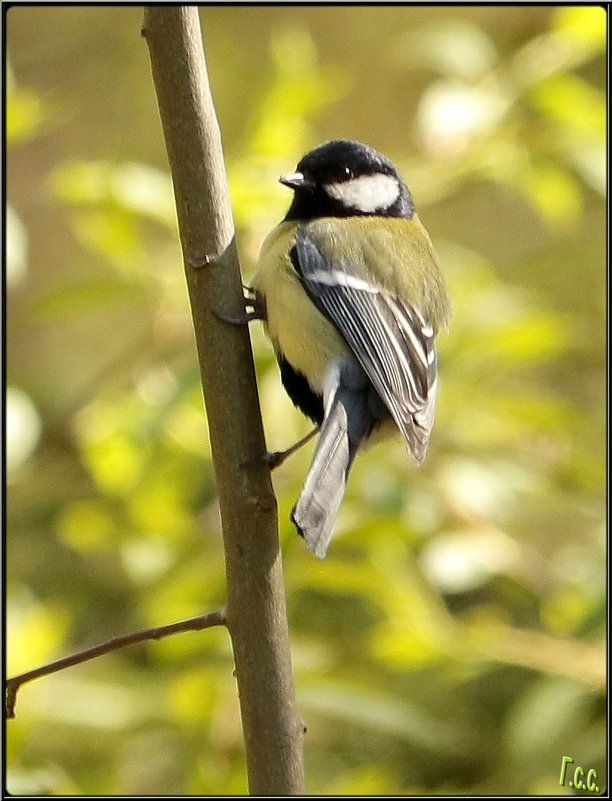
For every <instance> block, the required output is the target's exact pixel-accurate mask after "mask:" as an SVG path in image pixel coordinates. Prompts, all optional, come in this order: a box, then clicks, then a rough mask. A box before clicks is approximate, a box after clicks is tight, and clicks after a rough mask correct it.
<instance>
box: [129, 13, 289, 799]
mask: <svg viewBox="0 0 612 801" xmlns="http://www.w3.org/2000/svg"><path fill="white" fill-rule="evenodd" d="M143 33H144V35H145V37H146V40H147V43H148V46H149V52H150V57H151V66H152V72H153V81H154V84H155V91H156V94H157V101H158V105H159V111H160V116H161V121H162V126H163V130H164V136H165V141H166V148H167V151H168V159H169V162H170V170H171V173H172V180H173V184H174V194H175V198H176V207H177V213H178V222H179V230H180V238H181V245H182V249H183V257H184V262H185V273H186V277H187V286H188V289H189V298H190V303H191V311H192V315H193V322H194V328H195V337H196V344H197V350H198V357H199V362H200V372H201V377H202V385H203V387H204V398H205V403H206V410H207V414H208V421H209V429H210V439H211V447H212V455H213V461H214V466H215V472H216V476H217V484H218V491H219V501H220V507H221V519H222V526H223V541H224V548H225V559H226V572H227V605H226V610H227V625H228V629H229V632H230V635H231V638H232V645H233V649H234V659H235V663H236V678H237V682H238V691H239V695H240V709H241V714H242V724H243V730H244V738H245V748H246V759H247V770H248V778H249V789H250V792H251V793H252V794H254V795H290V794H300V793H303V755H302V751H303V743H302V740H303V725H302V723H301V720H300V718H299V715H298V712H297V705H296V700H295V690H294V685H293V675H292V671H291V653H290V650H289V634H288V627H287V615H286V607H285V594H284V584H283V576H282V566H281V561H280V553H279V543H278V532H277V517H276V500H275V497H274V494H273V490H272V485H271V481H270V474H269V471H268V468H267V466H265V465H264V463H263V461H262V457H263V454H264V452H265V445H264V438H263V432H262V426H261V416H260V411H259V403H258V398H257V390H256V384H255V372H254V367H253V359H252V353H251V348H250V341H249V335H248V330H247V327H246V325H244V326H232V325H229V324H227V323H224V322H222V321H220V320H219V319H218V317H216V316H215V312H220V313H223V314H227V315H235V316H239V315H240V314H242V313H243V312H244V307H243V301H242V286H241V279H240V271H239V265H238V257H237V252H236V246H235V241H234V228H233V221H232V214H231V208H230V203H229V198H228V193H227V185H226V177H225V169H224V164H223V156H222V150H221V139H220V134H219V129H218V124H217V120H216V116H215V112H214V108H213V103H212V98H211V95H210V89H209V85H208V79H207V73H206V64H205V60H204V52H203V47H202V39H201V32H200V25H199V19H198V9H197V8H196V7H191V6H189V7H187V6H161V5H159V6H157V5H156V6H147V7H146V8H145V18H144V28H143ZM245 465H246V466H245Z"/></svg>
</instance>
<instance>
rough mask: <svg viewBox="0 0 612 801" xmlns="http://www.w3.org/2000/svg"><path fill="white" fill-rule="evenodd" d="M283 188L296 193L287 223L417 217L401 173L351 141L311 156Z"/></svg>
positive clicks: (283, 180)
mask: <svg viewBox="0 0 612 801" xmlns="http://www.w3.org/2000/svg"><path fill="white" fill-rule="evenodd" d="M280 182H281V183H282V184H285V186H288V187H290V188H291V189H293V190H294V191H295V196H294V199H293V203H292V204H291V208H290V209H289V212H288V213H287V216H286V217H285V220H309V219H313V218H315V217H351V216H359V215H379V216H383V217H408V218H410V217H412V215H413V214H414V204H413V202H412V196H411V195H410V192H409V191H408V187H407V186H406V184H405V183H404V181H403V180H402V177H401V175H400V174H399V172H398V171H397V168H396V167H395V166H394V165H393V163H392V162H391V161H389V159H388V158H387V157H386V156H383V154H382V153H379V152H378V151H376V150H374V148H371V147H368V145H362V144H361V143H360V142H352V141H350V140H347V139H334V140H332V141H331V142H325V143H324V144H322V145H319V147H316V148H315V149H314V150H311V151H310V152H309V153H307V154H306V155H305V156H304V157H303V158H302V159H301V161H300V162H299V164H298V165H297V168H296V171H295V172H294V173H290V174H289V175H283V176H282V177H281V178H280Z"/></svg>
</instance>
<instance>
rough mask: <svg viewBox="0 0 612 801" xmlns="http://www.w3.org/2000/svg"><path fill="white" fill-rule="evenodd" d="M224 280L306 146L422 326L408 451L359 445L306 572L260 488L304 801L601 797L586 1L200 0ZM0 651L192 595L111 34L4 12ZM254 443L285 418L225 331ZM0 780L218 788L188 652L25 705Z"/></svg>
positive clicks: (159, 251) (126, 73) (178, 447)
mask: <svg viewBox="0 0 612 801" xmlns="http://www.w3.org/2000/svg"><path fill="white" fill-rule="evenodd" d="M201 17H202V21H203V27H204V34H205V40H206V48H207V55H208V62H209V70H210V74H211V80H212V84H213V92H214V94H215V98H216V103H217V110H218V114H219V118H220V122H221V127H222V130H223V132H224V142H225V149H226V157H227V164H228V174H229V177H230V184H231V192H232V198H233V204H234V212H235V218H236V223H237V233H238V242H239V245H240V248H241V253H242V259H243V269H244V272H245V276H246V278H247V279H248V276H249V274H250V271H251V269H252V266H253V264H254V260H255V258H256V253H257V249H258V247H259V244H260V243H261V240H262V238H263V236H264V235H265V233H266V232H267V231H268V230H269V229H270V228H271V227H272V226H273V225H274V224H275V223H276V222H277V221H278V220H279V219H280V217H281V216H282V215H283V213H284V209H285V207H286V206H287V203H288V197H287V192H286V190H285V189H283V188H281V187H279V186H278V185H277V183H276V179H277V177H278V175H279V174H280V173H281V172H282V171H283V170H285V171H286V170H288V169H291V168H292V167H293V165H294V164H295V162H296V161H297V160H298V158H299V157H300V156H301V155H302V153H303V152H304V151H306V150H307V149H308V148H309V147H311V146H314V145H315V144H317V143H318V142H320V141H322V140H324V139H328V138H332V137H335V136H344V137H351V138H357V139H361V140H364V141H367V142H369V143H371V144H372V145H374V146H376V147H378V148H379V149H381V150H383V151H384V152H386V153H388V154H389V156H391V157H392V158H393V159H394V160H396V161H397V162H398V163H399V164H400V166H401V168H402V171H403V173H404V175H405V177H406V179H407V181H408V183H409V185H410V186H411V189H412V191H413V194H414V196H415V198H416V202H417V205H418V207H419V209H420V213H421V218H422V219H423V220H424V222H425V224H426V225H427V227H428V229H429V231H430V233H431V235H432V238H433V240H434V243H435V245H436V247H437V249H438V251H439V254H440V257H441V261H442V264H443V266H444V270H445V273H446V276H447V279H448V283H449V286H450V292H451V296H452V299H453V306H454V320H453V324H452V328H451V331H450V334H449V335H448V336H447V335H442V336H441V337H440V360H441V386H440V402H439V408H438V415H437V422H436V426H435V429H434V436H433V441H432V445H431V449H430V453H429V456H428V459H427V460H426V462H425V464H424V466H423V467H422V468H420V469H418V470H415V469H414V468H413V467H412V466H411V465H410V464H409V461H408V459H407V457H406V454H405V450H404V448H403V445H402V443H401V442H399V441H397V442H392V443H386V444H384V445H377V446H375V447H373V448H372V449H371V450H370V451H368V452H367V453H365V454H363V455H362V456H360V458H359V459H358V460H357V463H356V464H355V467H354V472H353V474H352V476H351V480H350V483H349V487H348V493H347V497H346V500H345V503H344V507H343V510H342V514H341V518H340V521H339V525H338V528H337V532H336V536H335V538H334V541H333V543H332V546H331V549H330V553H329V556H328V558H327V559H326V560H325V561H324V562H319V561H318V560H315V559H313V558H312V557H311V556H310V555H309V554H308V553H307V552H306V551H305V549H304V547H303V543H302V542H301V541H300V540H299V538H298V537H296V535H295V531H294V530H293V527H292V526H291V524H290V522H289V520H288V515H289V510H290V509H291V506H292V504H293V502H294V500H295V497H296V495H297V492H298V489H299V486H300V482H301V480H302V479H303V476H304V475H305V472H306V469H307V465H308V461H309V457H310V453H311V450H310V447H309V448H306V449H304V451H303V452H300V453H299V454H298V455H296V456H295V457H293V458H292V459H291V460H290V461H289V462H288V463H286V464H285V465H283V467H282V468H280V469H279V470H278V472H277V473H275V476H274V481H275V487H276V491H277V494H278V499H279V508H280V525H281V538H282V547H283V553H284V564H285V573H286V582H287V597H288V604H289V615H290V623H291V632H292V646H293V659H294V666H295V673H296V682H297V691H298V697H299V704H300V710H301V713H302V715H303V717H304V719H305V720H306V722H307V725H308V734H307V737H306V760H307V776H308V789H309V792H312V793H319V794H324V795H329V794H339V795H343V794H347V795H356V794H391V795H394V794H444V793H447V794H454V793H456V794H468V795H478V794H520V793H531V794H547V793H559V792H569V787H565V789H564V788H561V787H560V785H559V774H560V769H561V760H562V757H563V756H564V755H567V756H571V757H573V758H574V760H575V764H579V765H582V766H583V767H584V768H585V769H588V768H596V769H597V770H598V772H599V776H600V786H601V787H602V789H603V788H604V787H605V781H606V780H605V756H606V750H605V748H606V746H605V733H606V729H605V725H606V721H605V709H606V703H605V610H606V583H605V490H606V486H605V441H606V428H605V422H606V420H605V343H606V339H605V314H606V304H605V219H606V218H605V190H606V176H605V146H606V145H605V131H606V119H605V112H606V106H605V103H606V100H605V68H606V54H605V45H606V16H605V12H604V11H603V9H602V8H599V7H588V6H582V7H578V6H566V7H554V6H547V7H544V6H539V7H538V6H528V7H527V6H526V7H520V8H519V7H511V6H505V7H503V6H498V7H482V8H480V7H435V8H426V7H411V8H410V7H408V8H401V7H388V8H375V7H362V8H360V9H359V10H357V9H351V8H350V7H329V8H327V7H304V6H296V7H274V6H268V7H248V6H247V7H235V8H231V7H209V8H205V9H203V10H202V11H201ZM6 19H7V43H8V57H9V59H10V63H11V70H10V72H9V75H8V83H7V88H8V97H7V135H8V145H9V152H8V163H7V190H8V200H9V202H10V204H11V206H10V207H9V212H8V215H7V245H8V249H7V256H8V259H7V268H8V269H7V279H8V309H7V313H8V329H7V344H8V350H7V362H8V371H7V376H8V383H9V392H8V394H7V423H8V447H9V453H8V456H9V460H8V468H9V473H8V495H7V525H8V539H7V564H8V570H7V578H8V588H7V624H8V629H7V646H8V672H9V674H14V673H17V672H20V671H22V670H26V669H29V668H31V667H33V666H35V665H37V664H39V663H42V662H44V661H47V660H50V659H53V658H56V657H58V656H60V655H63V654H66V653H69V652H71V651H74V650H76V649H78V648H79V647H84V646H86V645H89V644H93V643H95V642H98V641H101V640H102V639H105V638H107V637H110V636H112V635H113V634H117V633H125V632H128V631H130V630H132V629H135V628H140V627H145V626H152V625H161V624H163V623H166V622H171V621H173V620H176V619H179V618H181V617H186V616H190V615H194V614H198V613H200V612H204V611H208V610H211V609H213V608H217V607H219V606H220V605H222V604H223V600H224V564H223V558H222V547H221V539H220V530H219V520H218V512H217V505H216V499H215V492H216V491H215V482H214V475H213V472H212V466H211V461H210V452H209V445H208V435H207V428H206V420H205V417H204V413H203V408H202V400H201V390H200V387H199V378H198V371H197V365H196V356H195V349H194V347H193V337H192V333H191V329H190V325H191V324H190V318H189V313H188V303H187V297H186V292H185V289H184V279H183V277H182V269H181V256H180V252H179V248H178V243H177V234H176V226H175V216H174V210H173V198H172V190H171V183H170V179H169V176H168V172H167V166H166V162H165V154H164V151H163V143H162V136H161V131H160V128H159V123H158V119H157V111H156V106H155V101H154V96H153V90H152V86H151V81H150V77H149V73H148V61H147V53H146V49H145V48H144V46H143V44H142V42H141V40H140V37H139V30H140V11H139V9H137V8H129V7H127V8H125V7H124V8H121V7H116V6H115V7H80V8H79V7H41V6H39V7H32V8H28V7H24V6H21V7H13V8H11V9H10V13H9V14H8V16H7V18H6ZM252 338H253V343H254V348H255V356H256V362H257V371H258V377H259V385H260V392H261V398H262V406H263V412H264V418H265V425H266V431H267V436H268V442H269V446H270V448H271V449H276V448H281V447H284V446H286V445H288V444H290V443H291V442H292V441H294V439H295V438H297V437H298V436H299V435H302V434H304V433H305V432H306V430H307V423H306V422H305V421H304V420H303V419H302V418H301V417H300V415H299V414H298V413H297V412H296V410H295V409H293V407H292V406H291V403H290V402H289V401H288V399H287V398H286V397H285V395H284V393H283V391H282V389H281V388H280V383H279V379H278V373H277V370H276V367H275V364H274V360H273V357H272V355H271V351H270V348H269V346H268V345H267V343H266V342H265V341H264V337H263V335H262V333H261V331H260V330H259V328H257V327H254V328H253V329H252ZM7 734H8V738H7V759H8V789H9V791H10V792H11V793H12V794H14V795H19V794H27V793H39V794H52V795H57V794H91V795H96V794H105V793H107V794H122V793H125V794H131V793H133V794H144V795H147V794H176V793H179V794H180V793H185V794H190V793H193V794H213V795H216V794H221V795H223V794H232V793H238V794H240V793H244V792H245V791H246V779H245V770H244V763H243V752H242V741H241V730H240V720H239V711H238V704H237V699H236V688H235V682H234V678H233V676H232V657H231V651H230V646H229V642H228V638H227V636H226V633H225V632H224V631H222V630H211V631H207V632H203V633H201V634H184V635H180V636H176V637H173V638H170V639H166V640H163V641H161V642H158V643H153V644H148V645H140V646H134V647H132V648H130V649H126V650H124V651H121V652H117V653H114V654H111V655H108V656H105V657H103V658H101V659H99V660H97V661H95V662H92V663H88V664H86V665H83V666H80V667H76V668H71V669H70V670H66V671H64V672H62V673H60V674H57V675H55V676H51V677H49V678H46V679H43V680H41V681H38V682H35V683H33V684H31V685H28V686H26V687H24V688H23V689H22V690H21V692H20V695H19V699H18V706H17V718H16V720H14V721H11V722H10V725H9V726H8V729H7Z"/></svg>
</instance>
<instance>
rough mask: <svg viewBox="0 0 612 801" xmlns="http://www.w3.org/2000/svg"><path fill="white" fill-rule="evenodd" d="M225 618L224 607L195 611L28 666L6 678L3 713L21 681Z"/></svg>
mask: <svg viewBox="0 0 612 801" xmlns="http://www.w3.org/2000/svg"><path fill="white" fill-rule="evenodd" d="M226 622H227V621H226V617H225V609H218V610H217V611H215V612H208V613H207V614H205V615H197V616H196V617H190V618H188V619H187V620H179V621H178V622H177V623H169V624H168V625H167V626H157V627H156V628H152V629H142V630H140V631H133V632H132V633H131V634H124V635H122V636H121V637H112V638H111V639H110V640H106V642H101V643H99V644H98V645H93V646H92V647H91V648H85V650H83V651H77V653H75V654H71V655H70V656H64V657H62V658H61V659H56V660H55V662H49V663H48V664H47V665H41V666H40V667H37V668H34V670H28V671H27V673H20V674H19V676H13V677H12V678H10V679H7V681H6V701H5V714H6V717H7V718H14V717H15V701H16V698H17V691H18V690H19V688H20V687H21V685H22V684H27V682H29V681H33V680H34V679H39V678H41V676H48V675H49V674H50V673H57V671H58V670H63V669H64V668H67V667H71V666H72V665H80V664H81V662H88V661H89V660H90V659H95V658H96V657H98V656H102V655H103V654H107V653H109V652H110V651H117V650H118V649H119V648H124V647H125V646H126V645H133V644H134V643H137V642H143V641H144V640H161V638H162V637H169V636H170V635H171V634H179V633H180V632H183V631H201V630H202V629H208V628H211V627H212V626H224V625H225V624H226Z"/></svg>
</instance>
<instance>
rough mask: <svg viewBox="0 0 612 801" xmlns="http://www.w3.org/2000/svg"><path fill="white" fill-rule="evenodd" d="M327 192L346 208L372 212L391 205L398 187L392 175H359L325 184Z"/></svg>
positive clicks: (397, 193) (395, 197) (398, 190)
mask: <svg viewBox="0 0 612 801" xmlns="http://www.w3.org/2000/svg"><path fill="white" fill-rule="evenodd" d="M324 188H325V191H326V192H327V194H328V195H329V196H330V197H332V198H334V200H338V201H340V203H342V205H343V206H345V208H347V209H355V210H356V211H363V212H366V213H367V212H373V211H383V210H384V209H388V208H389V207H390V206H392V205H393V204H394V203H395V201H396V200H397V198H398V197H399V193H400V188H399V184H398V182H397V180H396V179H395V178H394V177H393V176H392V175H381V174H380V173H379V174H378V175H361V176H360V177H359V178H352V179H351V180H350V181H341V182H339V183H337V184H325V187H324Z"/></svg>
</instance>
